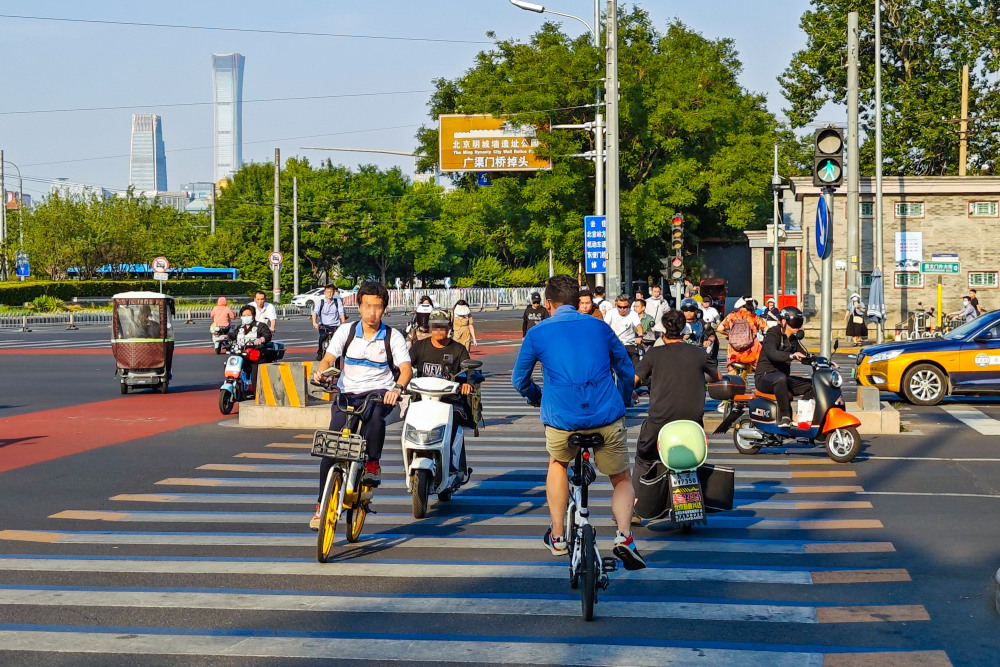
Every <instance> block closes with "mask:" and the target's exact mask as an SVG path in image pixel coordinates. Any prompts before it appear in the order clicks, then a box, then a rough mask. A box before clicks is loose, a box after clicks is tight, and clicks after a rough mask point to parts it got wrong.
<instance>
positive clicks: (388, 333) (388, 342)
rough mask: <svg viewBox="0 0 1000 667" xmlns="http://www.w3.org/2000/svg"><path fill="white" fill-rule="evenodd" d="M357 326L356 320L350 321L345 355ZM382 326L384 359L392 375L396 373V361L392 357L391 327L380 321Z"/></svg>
mask: <svg viewBox="0 0 1000 667" xmlns="http://www.w3.org/2000/svg"><path fill="white" fill-rule="evenodd" d="M357 326H358V325H357V323H356V322H355V323H352V324H351V325H350V331H348V332H347V342H345V343H344V356H345V357H346V356H347V350H348V348H349V347H351V341H353V340H354V336H355V333H354V331H355V329H356V328H357ZM382 326H384V327H385V360H386V362H388V364H389V370H390V371H392V372H393V375H396V370H397V368H396V362H395V360H393V358H392V327H390V326H389V325H388V324H385V323H384V322H383V323H382Z"/></svg>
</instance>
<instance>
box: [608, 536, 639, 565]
mask: <svg viewBox="0 0 1000 667" xmlns="http://www.w3.org/2000/svg"><path fill="white" fill-rule="evenodd" d="M614 554H615V556H617V557H618V560H620V561H621V562H622V565H624V566H625V569H626V570H641V569H643V568H644V567H646V561H645V560H643V558H642V556H640V555H639V550H638V549H636V548H635V541H634V540H633V539H632V533H629V534H628V536H626V535H625V534H624V533H622V532H621V531H618V536H617V537H615V548H614Z"/></svg>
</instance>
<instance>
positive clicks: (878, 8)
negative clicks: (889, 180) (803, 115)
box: [874, 0, 887, 343]
mask: <svg viewBox="0 0 1000 667" xmlns="http://www.w3.org/2000/svg"><path fill="white" fill-rule="evenodd" d="M884 232H885V230H884V229H883V227H882V0H875V234H874V236H875V261H874V265H875V266H877V267H878V268H879V271H881V272H882V276H883V277H882V284H883V286H884V285H885V281H886V279H887V277H886V271H885V269H884V268H883V266H882V263H883V261H884V258H885V248H884V247H883V239H882V236H883V234H884ZM884 289H885V288H884V287H883V290H884ZM878 342H879V343H883V342H885V323H884V322H881V321H880V322H879V323H878Z"/></svg>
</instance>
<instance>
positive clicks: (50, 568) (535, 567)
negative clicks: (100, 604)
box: [0, 555, 910, 586]
mask: <svg viewBox="0 0 1000 667" xmlns="http://www.w3.org/2000/svg"><path fill="white" fill-rule="evenodd" d="M0 571H3V572H87V573H105V574H109V573H110V574H164V575H175V574H179V575H194V574H212V575H214V574H224V575H227V576H228V575H232V574H234V573H235V572H238V573H239V574H241V575H261V576H310V577H311V576H321V577H385V578H392V579H409V578H427V579H488V580H499V579H505V578H508V579H532V580H538V579H549V580H563V579H566V578H567V577H568V575H567V568H566V565H565V562H564V561H553V560H548V561H543V562H533V563H509V562H492V563H484V562H482V561H475V562H464V561H434V560H423V559H422V560H401V559H393V560H388V561H380V560H368V561H364V562H360V561H356V560H342V561H337V562H336V564H335V565H332V564H326V565H323V564H320V563H317V562H316V561H314V560H311V559H310V560H306V559H301V560H299V559H287V560H259V559H243V558H219V559H203V558H172V557H153V558H150V559H144V558H133V557H126V558H119V557H114V556H110V557H100V556H97V557H95V556H72V557H66V556H39V555H16V556H15V555H5V556H2V557H0ZM615 581H616V582H618V581H720V582H728V583H750V584H794V585H803V586H811V585H816V584H851V583H872V582H900V581H910V576H909V574H908V573H907V571H906V570H904V569H889V568H886V569H867V570H865V569H840V570H809V569H798V568H784V569H780V570H769V569H766V568H739V567H723V566H705V567H697V566H681V565H673V564H668V565H660V564H654V565H650V566H649V567H646V568H645V569H642V570H620V571H618V572H616V573H615Z"/></svg>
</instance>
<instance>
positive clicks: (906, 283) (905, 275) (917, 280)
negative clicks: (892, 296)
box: [896, 271, 924, 289]
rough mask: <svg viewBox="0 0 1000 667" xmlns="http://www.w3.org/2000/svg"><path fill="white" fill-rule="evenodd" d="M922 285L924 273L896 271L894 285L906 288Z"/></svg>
mask: <svg viewBox="0 0 1000 667" xmlns="http://www.w3.org/2000/svg"><path fill="white" fill-rule="evenodd" d="M923 286H924V274H922V273H910V272H902V271H897V272H896V287H899V288H902V289H907V288H913V287H918V288H919V287H923Z"/></svg>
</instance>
